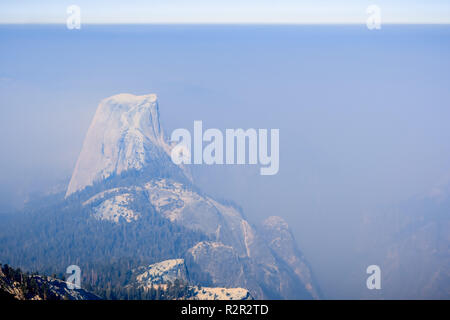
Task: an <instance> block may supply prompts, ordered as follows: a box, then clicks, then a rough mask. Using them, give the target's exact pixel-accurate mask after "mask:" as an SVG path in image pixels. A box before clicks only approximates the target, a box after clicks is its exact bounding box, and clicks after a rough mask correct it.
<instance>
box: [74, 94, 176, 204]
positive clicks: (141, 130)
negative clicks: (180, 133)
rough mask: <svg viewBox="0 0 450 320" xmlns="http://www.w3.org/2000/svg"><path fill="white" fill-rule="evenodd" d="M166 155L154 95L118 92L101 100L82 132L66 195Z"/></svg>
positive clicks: (166, 150) (167, 151)
mask: <svg viewBox="0 0 450 320" xmlns="http://www.w3.org/2000/svg"><path fill="white" fill-rule="evenodd" d="M168 154H169V145H168V144H167V143H166V141H165V139H164V135H163V131H162V129H161V126H160V120H159V106H158V99H157V96H156V94H147V95H141V96H137V95H133V94H128V93H121V94H118V95H114V96H111V97H109V98H106V99H103V100H102V101H101V102H100V104H99V105H98V107H97V111H96V113H95V116H94V118H93V120H92V123H91V125H90V127H89V130H88V132H87V134H86V138H85V140H84V143H83V148H82V150H81V153H80V155H79V157H78V161H77V163H76V166H75V170H74V172H73V175H72V178H71V180H70V183H69V187H68V189H67V192H66V197H67V196H69V195H70V194H72V193H74V192H76V191H79V190H82V189H84V188H85V187H87V186H90V185H93V184H94V183H95V182H98V181H101V180H103V179H106V178H108V177H110V176H112V175H119V174H121V173H122V172H124V171H127V170H130V169H136V170H140V169H142V168H144V167H145V166H146V165H148V164H149V163H151V162H152V161H158V159H160V158H161V157H164V156H167V155H168Z"/></svg>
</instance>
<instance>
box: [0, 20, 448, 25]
mask: <svg viewBox="0 0 450 320" xmlns="http://www.w3.org/2000/svg"><path fill="white" fill-rule="evenodd" d="M0 25H62V26H65V25H66V23H63V22H2V21H0ZM81 25H82V26H83V25H105V26H120V25H230V26H232V25H238V26H239V25H241V26H242V25H248V26H251V25H255V26H261V25H267V26H276V25H291V26H295V25H299V26H300V25H312V26H320V25H324V26H327V25H366V23H365V22H106V23H105V22H85V23H81ZM381 25H382V26H383V25H450V21H449V22H384V23H382V24H381Z"/></svg>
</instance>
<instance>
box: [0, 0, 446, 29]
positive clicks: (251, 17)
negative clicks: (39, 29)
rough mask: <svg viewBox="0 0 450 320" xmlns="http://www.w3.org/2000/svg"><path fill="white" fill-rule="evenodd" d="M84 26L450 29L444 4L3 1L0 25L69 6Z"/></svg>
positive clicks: (375, 0) (62, 12) (37, 19)
mask: <svg viewBox="0 0 450 320" xmlns="http://www.w3.org/2000/svg"><path fill="white" fill-rule="evenodd" d="M73 4H75V5H78V6H79V7H80V8H81V18H82V23H365V21H366V19H367V13H366V8H367V7H368V6H369V5H372V4H375V5H378V6H379V7H380V8H381V12H382V21H383V22H384V23H450V1H448V0H427V1H426V0H423V1H419V0H395V1H394V0H341V1H336V0H277V1H274V0H227V1H224V0H220V1H217V0H191V1H183V0H150V1H145V0H129V1H119V0H97V1H92V0H90V1H88V0H41V1H35V0H20V1H17V0H2V1H1V2H0V23H65V21H66V18H67V13H66V9H67V7H68V6H69V5H73Z"/></svg>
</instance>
